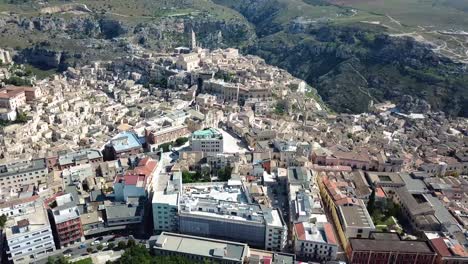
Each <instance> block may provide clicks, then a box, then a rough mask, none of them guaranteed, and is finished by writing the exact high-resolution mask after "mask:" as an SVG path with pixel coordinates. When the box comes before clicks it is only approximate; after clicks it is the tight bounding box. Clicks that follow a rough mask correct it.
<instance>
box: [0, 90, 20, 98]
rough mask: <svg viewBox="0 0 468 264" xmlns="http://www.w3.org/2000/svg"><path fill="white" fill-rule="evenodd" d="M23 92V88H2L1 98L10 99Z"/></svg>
mask: <svg viewBox="0 0 468 264" xmlns="http://www.w3.org/2000/svg"><path fill="white" fill-rule="evenodd" d="M21 93H24V91H23V90H6V89H2V90H0V98H4V99H9V98H12V97H15V96H17V95H19V94H21Z"/></svg>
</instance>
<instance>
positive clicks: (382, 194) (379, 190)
mask: <svg viewBox="0 0 468 264" xmlns="http://www.w3.org/2000/svg"><path fill="white" fill-rule="evenodd" d="M375 196H377V197H381V198H385V197H386V195H385V192H384V191H383V190H382V187H377V188H376V190H375Z"/></svg>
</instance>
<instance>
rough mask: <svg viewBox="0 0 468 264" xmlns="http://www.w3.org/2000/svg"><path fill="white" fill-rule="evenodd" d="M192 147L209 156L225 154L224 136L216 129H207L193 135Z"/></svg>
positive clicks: (191, 139) (191, 138)
mask: <svg viewBox="0 0 468 264" xmlns="http://www.w3.org/2000/svg"><path fill="white" fill-rule="evenodd" d="M190 147H191V148H192V150H193V151H201V152H204V153H207V154H216V153H223V150H224V142H223V134H222V133H221V132H220V131H219V130H217V129H215V128H205V129H202V130H197V131H195V132H193V133H192V136H191V137H190Z"/></svg>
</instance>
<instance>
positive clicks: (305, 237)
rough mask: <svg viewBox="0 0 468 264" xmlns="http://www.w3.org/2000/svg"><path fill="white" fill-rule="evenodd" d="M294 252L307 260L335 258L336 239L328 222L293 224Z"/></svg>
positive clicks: (336, 249)
mask: <svg viewBox="0 0 468 264" xmlns="http://www.w3.org/2000/svg"><path fill="white" fill-rule="evenodd" d="M293 232H294V233H293V236H294V253H295V254H296V256H297V257H298V258H299V259H302V260H307V261H309V260H310V261H329V260H335V259H336V254H337V251H338V241H337V239H336V237H335V234H334V233H333V226H332V225H331V224H330V223H322V222H319V223H311V222H301V223H296V224H294V230H293Z"/></svg>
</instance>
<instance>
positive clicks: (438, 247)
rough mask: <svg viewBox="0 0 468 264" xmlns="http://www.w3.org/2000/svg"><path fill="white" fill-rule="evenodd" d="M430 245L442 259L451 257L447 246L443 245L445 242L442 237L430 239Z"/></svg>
mask: <svg viewBox="0 0 468 264" xmlns="http://www.w3.org/2000/svg"><path fill="white" fill-rule="evenodd" d="M431 243H432V246H433V247H434V249H435V251H436V252H437V253H438V254H439V255H441V256H443V257H448V256H452V254H451V253H450V251H449V249H448V247H447V245H446V244H445V241H444V238H443V237H439V238H434V239H431Z"/></svg>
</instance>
